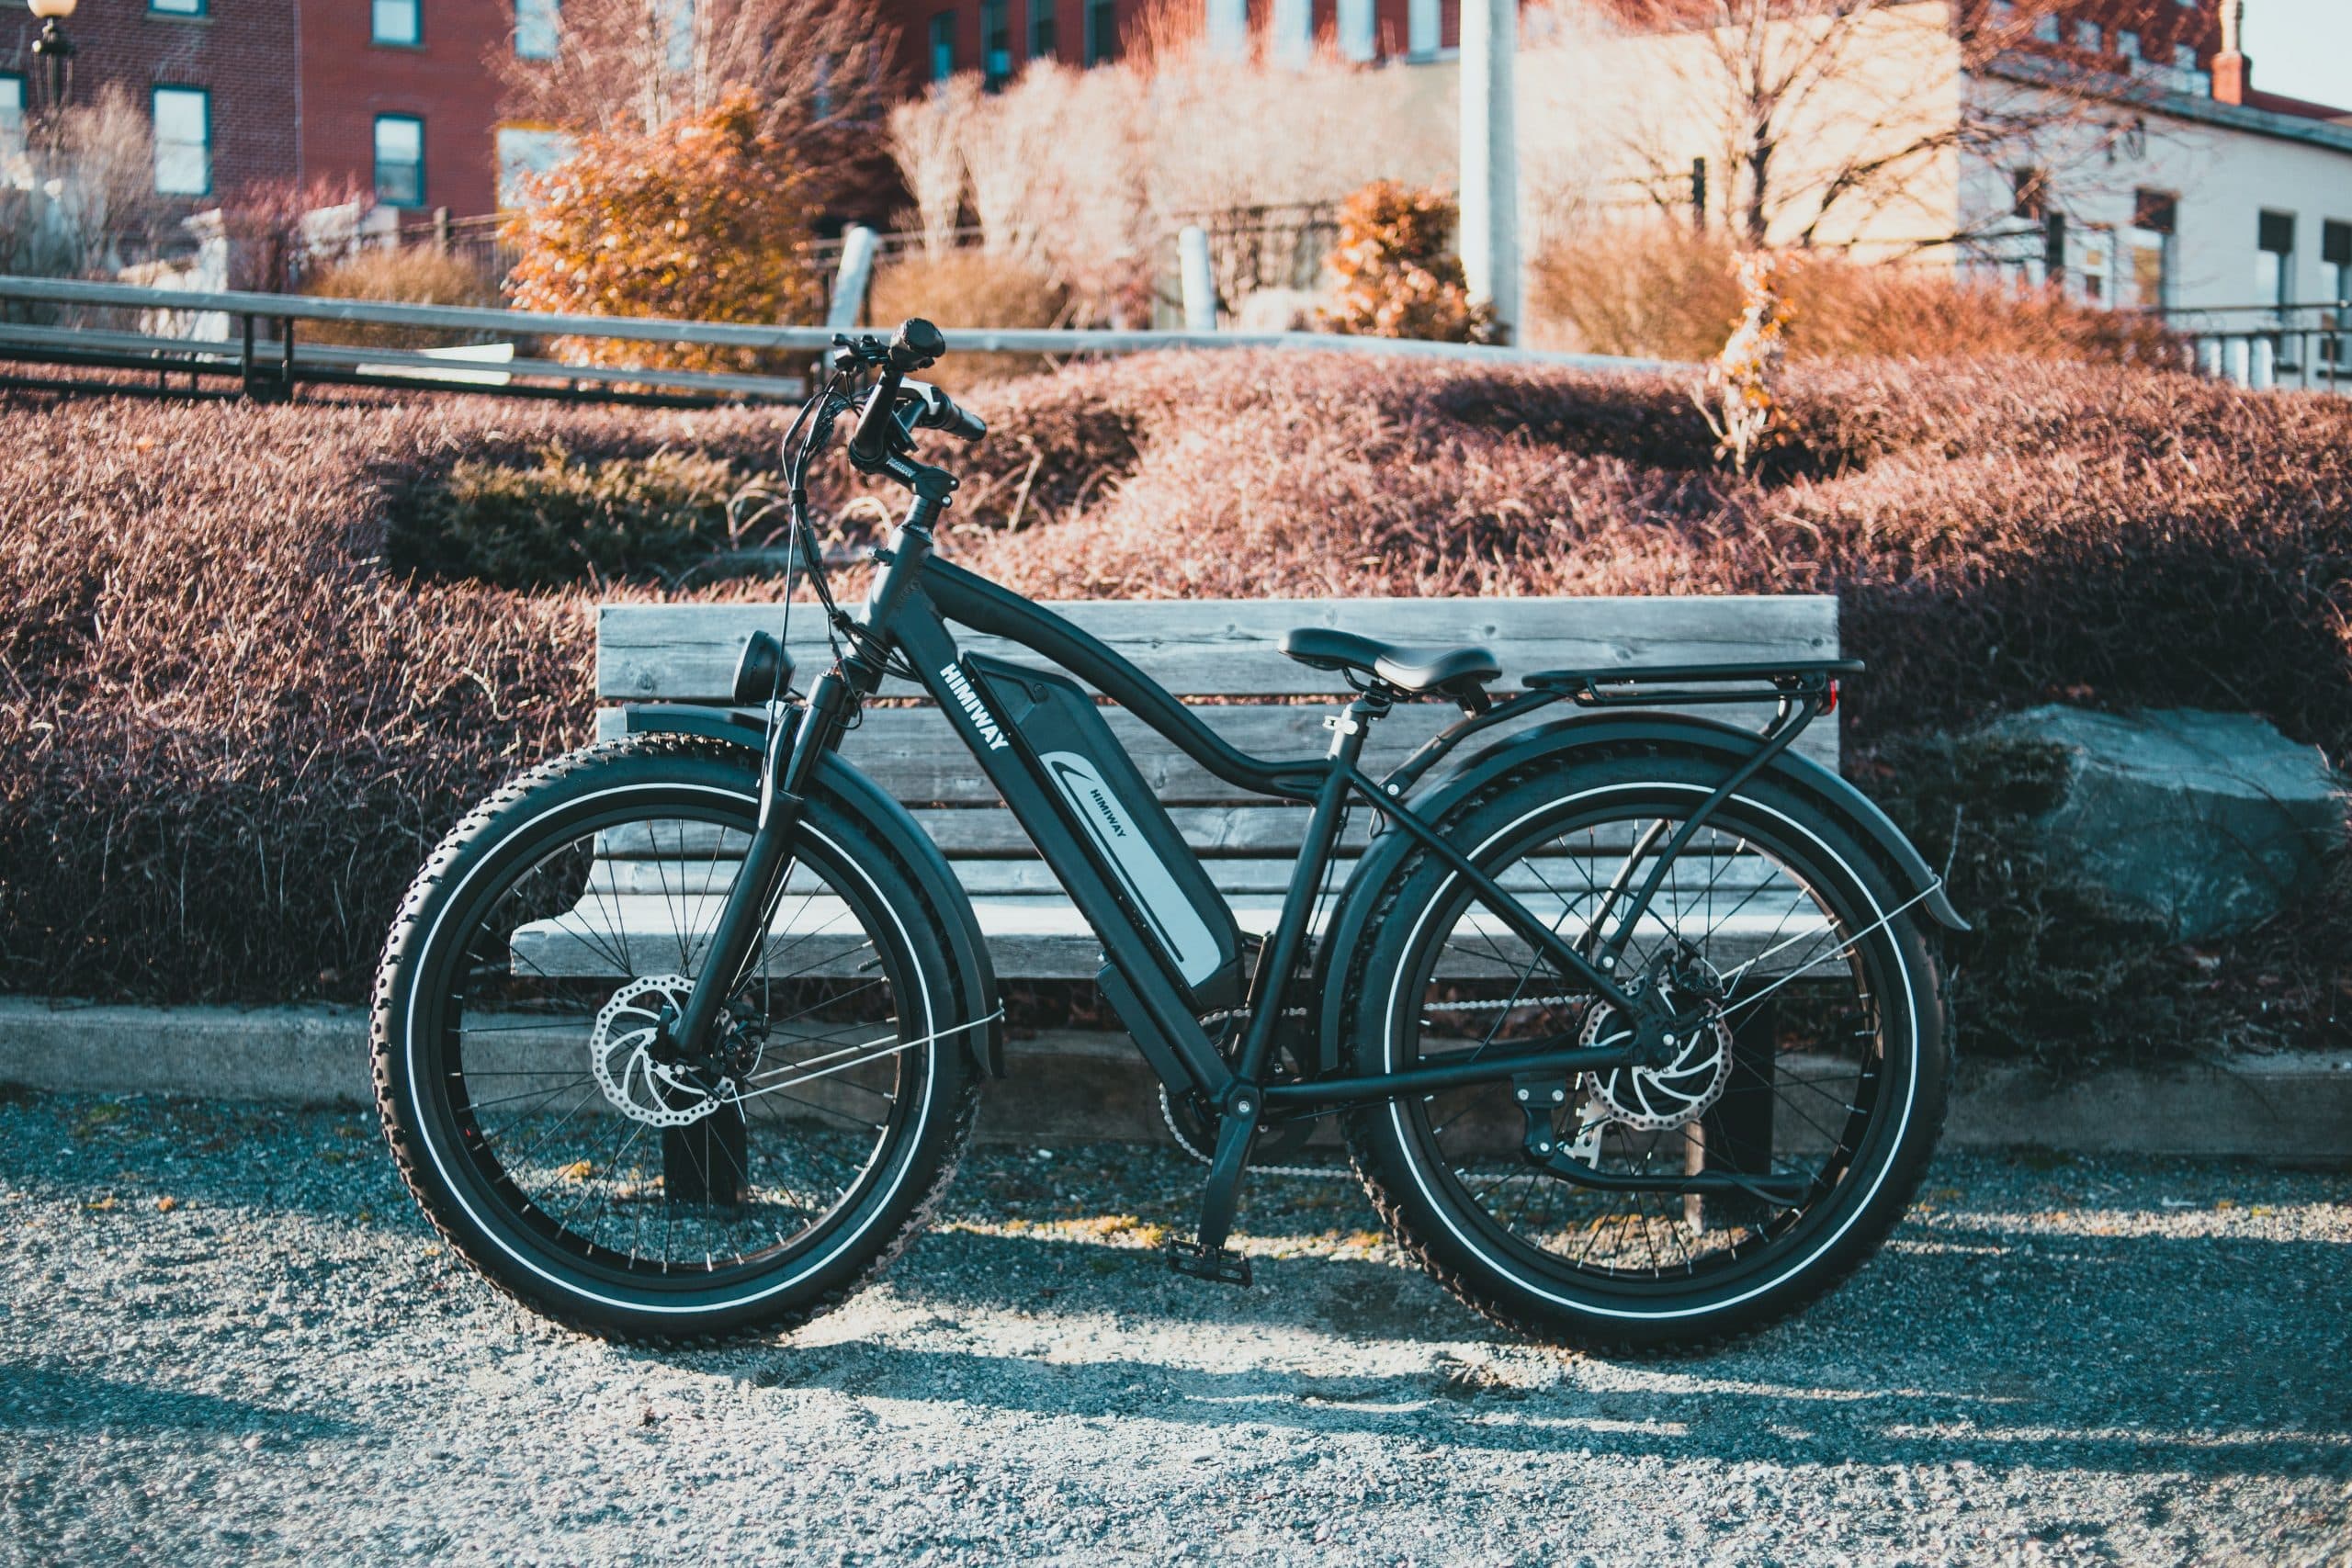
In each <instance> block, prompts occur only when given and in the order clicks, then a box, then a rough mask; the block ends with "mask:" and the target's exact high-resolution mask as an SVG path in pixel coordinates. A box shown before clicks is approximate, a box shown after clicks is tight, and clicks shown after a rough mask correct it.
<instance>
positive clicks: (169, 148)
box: [154, 87, 212, 196]
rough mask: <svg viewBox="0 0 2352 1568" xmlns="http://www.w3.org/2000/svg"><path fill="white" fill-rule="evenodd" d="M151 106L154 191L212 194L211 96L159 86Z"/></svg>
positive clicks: (195, 89)
mask: <svg viewBox="0 0 2352 1568" xmlns="http://www.w3.org/2000/svg"><path fill="white" fill-rule="evenodd" d="M154 107H155V189H156V190H157V192H159V193H160V194H162V195H164V196H209V195H211V194H212V95H211V94H210V93H209V92H207V91H205V90H204V89H203V88H202V87H158V88H156V89H155V99H154Z"/></svg>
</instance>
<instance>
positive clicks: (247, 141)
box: [0, 0, 315, 205]
mask: <svg viewBox="0 0 2352 1568" xmlns="http://www.w3.org/2000/svg"><path fill="white" fill-rule="evenodd" d="M298 3H300V0H85V3H84V4H83V5H82V6H81V7H80V8H79V9H78V10H77V11H76V12H75V13H74V17H73V19H72V20H71V21H70V22H69V23H68V24H67V28H68V32H69V35H70V36H71V37H72V39H73V40H74V44H75V46H76V49H77V52H76V54H75V56H74V62H73V64H74V75H73V87H72V91H73V96H74V102H77V103H85V104H86V103H90V102H93V101H95V100H96V96H97V95H98V93H99V92H100V91H101V90H102V89H103V88H104V87H105V86H107V85H118V86H120V87H121V88H123V89H124V90H125V91H126V92H128V93H129V94H130V97H131V99H132V101H133V102H135V103H137V104H138V105H139V106H140V107H142V108H144V109H145V110H146V111H147V112H148V114H149V115H150V116H152V117H153V124H154V127H155V131H156V135H155V142H156V147H155V170H156V188H157V189H159V190H161V191H163V192H164V193H165V194H168V195H171V196H175V197H186V198H187V200H188V201H189V202H190V203H191V204H192V205H201V204H202V203H203V202H204V201H205V200H206V198H208V197H215V196H218V195H220V194H221V193H224V192H228V191H232V190H235V189H236V188H238V187H239V186H243V185H246V184H249V183H251V182H253V181H255V180H277V179H287V178H290V177H292V176H293V175H295V173H296V172H297V171H298V169H299V168H300V162H301V149H300V124H301V106H300V92H299V89H298V87H297V85H296V80H295V72H294V69H293V62H294V56H295V47H296V45H295V39H296V37H297V34H298V25H297V21H296V15H295V13H296V7H297V5H298ZM312 3H315V0H312ZM39 31H40V24H39V23H37V22H35V21H34V20H33V18H32V16H31V14H30V13H29V12H28V11H26V10H25V8H24V7H23V6H21V5H15V4H11V5H9V6H7V8H6V10H0V112H5V111H6V110H8V109H10V108H16V109H18V110H21V109H23V108H24V107H29V106H32V105H35V104H37V103H38V101H39V98H40V94H41V92H42V91H43V88H42V86H41V75H42V72H41V67H40V62H38V61H36V60H35V59H34V58H33V55H32V43H33V39H34V38H35V37H36V36H38V34H39Z"/></svg>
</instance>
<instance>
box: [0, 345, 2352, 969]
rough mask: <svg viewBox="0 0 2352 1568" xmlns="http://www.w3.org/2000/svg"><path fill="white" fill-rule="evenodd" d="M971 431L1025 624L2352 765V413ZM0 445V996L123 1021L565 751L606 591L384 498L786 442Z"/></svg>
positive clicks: (2273, 403)
mask: <svg viewBox="0 0 2352 1568" xmlns="http://www.w3.org/2000/svg"><path fill="white" fill-rule="evenodd" d="M973 401H974V402H975V404H976V405H977V406H978V408H980V409H981V411H982V412H985V413H986V414H987V415H988V417H989V421H990V423H991V425H992V426H993V427H994V428H995V429H996V430H997V431H998V432H999V434H998V435H997V436H996V437H995V438H993V439H992V440H991V441H990V442H989V444H988V445H987V446H984V447H982V448H979V449H978V450H977V451H976V452H974V453H973V454H971V456H970V458H969V460H968V462H967V463H966V465H965V466H966V468H967V473H968V475H969V477H968V478H967V484H966V487H965V490H964V491H963V493H962V495H961V496H960V497H959V500H958V504H957V507H956V519H957V521H956V526H955V527H954V528H953V529H951V530H950V532H949V534H948V536H947V541H946V542H947V547H948V548H949V549H950V551H951V552H953V553H955V554H956V555H957V556H958V557H959V558H963V559H965V560H966V561H967V562H969V563H971V564H973V565H975V566H977V567H978V568H979V569H980V570H985V571H988V572H990V573H991V574H993V575H996V576H998V577H1000V578H1001V579H1002V580H1004V581H1008V582H1011V583H1012V584H1013V585H1015V586H1017V587H1019V588H1022V589H1023V590H1025V591H1028V592H1034V593H1038V594H1042V595H1048V596H1097V595H1099V596H1121V595H1125V596H1136V597H1147V598H1170V597H1177V596H1194V595H1216V594H1227V595H1234V596H1239V597H1254V596H1270V595H1300V596H1317V595H1327V594H1407V595H1412V594H1442V593H1467V594H1532V593H1555V592H1569V593H1578V592H1589V593H1699V592H1771V591H1817V592H1836V593H1837V594H1838V596H1839V597H1840V599H1841V600H1842V601H1843V603H1844V605H1845V617H1846V619H1845V626H1846V638H1847V642H1848V644H1849V647H1850V648H1851V649H1853V650H1855V651H1856V652H1859V653H1860V654H1861V655H1863V656H1864V657H1866V658H1869V659H1870V660H1871V661H1872V664H1873V670H1872V673H1871V677H1870V678H1869V679H1868V680H1867V681H1866V682H1861V683H1860V687H1859V689H1858V690H1856V691H1855V692H1854V694H1853V707H1852V709H1851V716H1852V717H1851V722H1852V723H1853V725H1854V726H1855V729H1854V731H1853V733H1854V734H1855V735H1856V736H1857V738H1858V739H1860V740H1862V741H1863V742H1865V743H1867V742H1868V741H1869V740H1870V739H1871V738H1873V737H1876V736H1883V735H1887V734H1890V733H1894V732H1897V731H1908V730H1913V729H1916V728H1920V727H1924V726H1931V725H1950V724H1952V723H1955V722H1959V721H1961V720H1963V719H1965V718H1967V717H1969V716H1973V715H1974V714H1976V713H1978V712H1981V711H1984V710H1986V709H1990V708H1993V707H1996V706H2000V705H2014V704H2018V703H2023V702H2030V701H2035V700H2041V699H2043V698H2046V697H2050V696H2052V695H2063V696H2065V697H2069V698H2072V699H2075V700H2091V701H2098V702H2111V703H2118V704H2122V703H2160V704H2170V705H2207V706H2214V707H2229V708H2245V709H2252V710H2255V711H2258V712H2262V713H2266V714H2267V715H2268V716H2271V717H2272V718H2273V719H2274V720H2276V721H2277V722H2278V724H2279V725H2280V726H2281V727H2282V728H2285V729H2286V730H2288V731H2289V732H2290V734H2293V735H2296V736H2298V737H2300V738H2301V739H2310V740H2316V741H2319V742H2321V743H2323V744H2324V745H2326V746H2327V747H2328V748H2329V749H2330V750H2331V751H2332V752H2335V753H2338V754H2340V753H2341V752H2342V751H2343V750H2344V749H2345V748H2346V744H2347V743H2352V682H2347V675H2352V659H2347V649H2346V633H2345V611H2346V605H2347V604H2352V598H2347V595H2348V594H2352V586H2348V585H2352V403H2346V402H2344V401H2340V400H2339V401H2333V402H2331V401H2325V400H2319V399H2316V398H2304V397H2252V396H2245V395H2240V394H2236V393H2233V392H2230V391H2228V390H2225V389H2216V388H2211V387H2208V386H2203V385H2199V384H2197V383H2194V382H2191V381H2189V380H2188V379H2185V378H2177V377H2158V376H2150V375H2144V374H2130V373H2125V372H2120V371H2109V370H2092V369H2082V368H2066V367H2051V366H2042V365H2025V364H2017V365H2002V366H1994V367H1971V368H1965V369H1955V368H1937V367H1903V366H1883V367H1869V368H1850V369H1837V370H1821V371H1810V372H1807V373H1804V374H1802V375H1799V376H1796V377H1794V378H1792V388H1791V404H1792V409H1793V418H1792V425H1791V428H1790V431H1789V435H1788V440H1787V442H1786V444H1785V445H1784V446H1782V447H1781V449H1780V450H1779V451H1778V452H1777V453H1776V454H1775V455H1774V458H1773V461H1772V462H1771V463H1770V464H1768V465H1767V466H1766V468H1765V469H1764V471H1763V472H1762V474H1761V475H1760V476H1759V477H1758V478H1756V479H1749V480H1736V479H1732V478H1730V477H1729V476H1727V475H1725V474H1724V473H1722V472H1720V471H1718V470H1717V469H1716V468H1713V466H1712V464H1711V463H1710V462H1709V460H1708V453H1709V450H1710V448H1711V446H1712V439H1711V438H1710V437H1709V436H1708V435H1707V434H1706V432H1705V430H1704V428H1703V426H1702V424H1701V423H1700V422H1699V419H1698V416H1697V414H1696V412H1695V411H1693V410H1692V409H1691V407H1690V405H1689V403H1688V402H1687V400H1685V397H1684V394H1683V391H1682V389H1680V388H1679V387H1676V386H1672V385H1668V384H1666V383H1663V382H1653V383H1638V384H1628V383H1624V382H1618V381H1605V380H1600V379H1594V378H1584V377H1578V376H1574V375H1568V374H1565V373H1554V372H1534V371H1513V372H1508V373H1505V372H1498V371H1488V370H1471V369H1459V368H1435V367H1430V366H1428V365H1426V364H1415V363H1408V362H1403V361H1394V362H1371V361H1363V360H1356V359H1338V358H1310V357H1305V356H1289V355H1272V356H1242V355H1230V356H1227V355H1218V356H1211V355H1194V356H1189V357H1175V356H1167V357H1149V358H1137V359H1132V360H1127V361H1124V362H1119V363H1114V364H1105V365H1099V366H1092V367H1079V368H1076V369H1072V370H1069V371H1067V372H1065V373H1063V374H1061V375H1058V376H1056V377H1052V378H1033V379H1030V380H1027V381H1024V382H1022V383H1019V384H1015V385H1009V386H1007V387H1005V388H1003V389H999V390H996V391H992V392H984V393H981V394H978V395H977V396H975V397H974V399H973ZM0 410H5V411H6V417H7V420H8V423H9V426H10V428H11V430H12V432H14V433H18V434H17V439H16V440H14V441H12V442H11V443H10V444H9V445H8V446H7V447H6V449H5V451H0V498H5V500H0V604H6V606H7V609H6V612H5V617H0V987H6V988H8V989H15V990H24V991H36V992H46V993H51V994H75V995H106V996H119V997H133V998H154V999H197V998H240V999H264V998H294V997H305V996H317V995H324V996H330V997H339V998H352V997H356V996H357V995H358V994H359V993H360V991H361V989H362V988H363V987H364V984H365V980H366V975H367V972H368V968H369V966H370V964H372V961H373V958H374V954H375V949H376V946H377V944H378V942H379V941H380V938H381V934H382V931H383V930H384V927H385V925H386V923H387V920H388V919H389V916H390V910H391V908H392V904H393V901H394V900H395V898H396V897H397V896H398V894H399V891H400V889H401V886H403V885H404V883H405V881H406V879H407V877H408V875H409V874H410V873H411V872H412V871H413V868H414V866H415V865H416V863H417V862H418V861H419V860H420V859H421V857H422V856H423V854H424V851H425V849H426V848H427V847H428V846H429V845H430V843H431V842H432V841H433V840H435V837H436V836H437V835H438V834H439V833H440V832H441V831H442V830H443V829H445V828H446V827H447V824H448V823H449V822H450V821H451V820H452V819H453V818H455V816H456V815H457V813H458V810H459V809H460V808H461V807H462V806H463V805H464V804H465V803H466V802H467V801H469V800H470V799H472V798H474V797H476V796H478V795H481V794H482V793H483V792H484V791H486V790H487V789H489V788H490V787H491V786H492V785H493V784H495V783H496V782H497V781H498V779H499V778H501V777H502V776H503V775H504V774H506V773H509V772H511V771H512V770H514V769H515V768H516V767H517V766H519V765H521V764H523V763H524V762H526V761H528V760H530V759H533V758H536V757H537V756H539V755H541V754H543V753H545V752H548V751H550V750H556V749H559V748H560V747H563V746H566V745H570V744H573V743H575V742H577V741H578V740H580V739H582V738H583V737H584V735H585V734H586V732H587V728H588V722H589V716H590V706H591V697H590V685H589V662H590V654H591V641H592V636H591V623H590V618H589V615H588V614H587V612H588V609H589V606H590V604H591V603H592V601H593V599H594V596H595V595H594V592H592V591H591V590H589V589H588V588H586V587H584V586H583V587H579V588H572V589H565V590H556V591H548V592H535V593H529V594H525V593H518V592H506V591H502V590H497V589H492V588H489V587H485V586H482V585H480V584H477V583H471V582H465V581H432V580H427V579H424V578H419V577H413V576H412V575H410V574H408V573H406V572H404V571H401V570H395V569H394V568H392V567H390V566H389V565H388V564H387V558H386V540H387V537H388V534H389V533H390V530H392V529H393V528H394V527H395V525H397V524H398V523H399V521H400V519H401V515H402V513H401V508H402V507H403V505H404V504H405V503H406V501H407V498H409V497H411V496H413V495H416V494H421V493H424V491H425V490H427V489H429V487H430V485H431V484H432V483H433V482H434V481H435V480H436V479H439V478H441V477H443V476H446V475H447V472H448V470H449V468H451V466H452V465H454V464H455V463H456V462H458V460H460V459H462V458H491V459H494V460H508V459H511V460H512V461H514V462H515V463H517V464H519V465H527V464H529V463H531V462H533V461H535V460H536V459H535V457H534V454H536V453H537V452H538V451H539V450H541V449H542V448H543V447H545V446H547V445H548V443H549V442H550V441H554V440H557V439H560V440H561V442H562V443H563V445H564V446H565V448H566V449H567V450H568V451H569V452H571V454H573V455H574V456H575V457H580V458H582V459H596V458H603V457H629V456H638V457H642V456H645V455H648V454H650V453H652V452H655V451H659V450H662V449H665V448H666V449H669V450H673V451H675V450H700V451H705V452H707V453H710V454H711V455H713V456H716V457H725V458H728V459H729V460H732V461H736V462H738V463H740V464H755V463H759V462H763V461H764V459H765V457H766V456H767V453H768V448H769V444H770V443H771V442H772V441H773V440H774V437H775V434H776V431H777V428H778V423H779V421H778V419H777V418H776V416H775V415H772V414H770V415H760V414H749V413H711V414H641V413H628V414H622V413H612V412H598V413H589V412H576V411H573V412H566V411H555V410H542V409H529V410H518V409H515V408H514V407H512V406H502V405H499V404H495V403H491V402H487V401H469V400H458V399H451V400H440V401H436V402H430V403H422V404H410V405H398V404H390V403H379V404H372V405H366V406H325V405H300V406H295V407H285V408H274V409H272V408H255V407H246V406H230V405H218V404H186V403H155V402H147V401H141V400H104V399H85V400H68V401H62V402H59V401H52V400H47V399H45V398H42V397H40V396H36V395H32V394H24V395H17V396H11V397H0ZM842 499H843V498H842V494H841V493H840V492H839V491H835V492H833V493H831V494H830V495H829V496H827V497H825V498H824V500H825V501H826V502H828V503H832V504H837V503H838V502H840V501H841V500H842ZM622 592H649V591H648V590H642V589H636V590H624V591H622ZM707 592H708V593H709V594H710V595H711V596H717V595H721V594H732V595H735V596H756V595H758V594H760V593H761V592H763V589H762V587H761V585H759V584H757V583H751V584H736V585H732V586H729V587H723V588H717V589H712V590H709V591H707ZM1859 754H1860V753H1859V751H1858V755H1859Z"/></svg>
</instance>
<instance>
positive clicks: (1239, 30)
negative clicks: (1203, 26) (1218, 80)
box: [1208, 0, 1250, 60]
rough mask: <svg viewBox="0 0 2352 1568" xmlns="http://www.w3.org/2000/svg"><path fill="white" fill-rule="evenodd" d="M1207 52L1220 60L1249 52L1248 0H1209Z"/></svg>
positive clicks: (1246, 54)
mask: <svg viewBox="0 0 2352 1568" xmlns="http://www.w3.org/2000/svg"><path fill="white" fill-rule="evenodd" d="M1208 43H1209V52H1210V53H1211V54H1214V55H1216V57H1217V58H1218V59H1220V60H1243V59H1247V58H1248V57H1249V54H1250V0H1209V21H1208Z"/></svg>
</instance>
